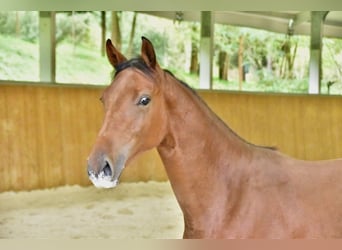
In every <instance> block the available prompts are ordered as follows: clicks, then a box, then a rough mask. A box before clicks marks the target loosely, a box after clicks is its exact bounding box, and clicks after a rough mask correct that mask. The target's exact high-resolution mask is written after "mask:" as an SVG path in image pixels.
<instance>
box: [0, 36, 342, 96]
mask: <svg viewBox="0 0 342 250" xmlns="http://www.w3.org/2000/svg"><path fill="white" fill-rule="evenodd" d="M170 70H171V72H173V73H174V75H176V76H177V78H179V79H180V80H182V81H184V82H186V83H187V84H189V85H190V86H191V87H193V88H198V87H199V77H198V75H194V74H189V73H186V72H184V71H182V70H180V69H177V68H170ZM112 74H113V70H112V67H111V65H110V64H109V63H108V60H107V58H106V57H105V56H101V55H100V51H99V49H94V48H89V47H86V46H83V45H77V46H73V44H71V43H67V42H63V43H60V44H58V46H57V48H56V81H57V82H58V83H78V84H95V85H96V84H98V85H108V84H109V83H110V81H111V78H112ZM0 79H1V80H15V81H39V47H38V44H32V43H30V42H26V41H23V40H21V39H17V38H16V37H11V36H4V35H0ZM213 85H214V89H221V90H239V84H238V82H237V81H222V80H219V79H218V78H217V77H214V79H213ZM322 85H323V86H322V93H327V92H328V89H327V87H326V84H324V83H323V84H322ZM242 90H243V91H257V92H281V93H307V92H308V79H302V80H282V79H268V80H263V81H258V82H256V81H252V80H249V81H247V82H244V83H243V84H242ZM330 94H339V95H340V94H342V82H337V83H336V84H334V85H333V86H332V87H331V89H330Z"/></svg>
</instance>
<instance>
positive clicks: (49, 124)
mask: <svg viewBox="0 0 342 250" xmlns="http://www.w3.org/2000/svg"><path fill="white" fill-rule="evenodd" d="M102 90H103V88H98V87H79V86H77V87H73V86H61V85H58V86H56V85H52V86H47V85H26V84H21V85H20V84H15V85H11V84H0V159H1V163H0V174H1V176H2V178H1V181H0V192H2V191H7V190H31V189H37V188H51V187H56V186H61V185H74V184H78V185H90V182H89V180H88V177H87V174H86V159H87V156H88V154H89V152H90V149H91V147H92V144H93V143H94V141H95V138H96V135H97V133H98V131H99V129H100V127H101V123H102V119H103V108H102V105H101V103H100V102H99V100H98V99H99V97H100V96H101V92H102ZM199 95H200V96H201V97H203V98H204V99H205V101H206V102H207V103H208V105H209V106H210V107H211V108H212V109H213V110H214V111H215V112H216V113H217V114H218V116H220V117H221V119H222V120H224V121H225V122H226V123H228V124H229V126H230V127H231V128H232V129H233V130H234V131H236V133H238V134H239V135H240V136H241V137H242V138H244V139H246V140H247V141H250V142H251V143H254V144H260V145H269V146H275V147H277V148H278V149H279V150H281V151H283V152H285V153H287V154H289V155H291V156H294V157H296V158H300V159H306V160H319V159H329V158H340V157H342V97H340V96H308V95H269V94H252V93H237V92H235V93H233V92H219V91H210V92H209V91H199ZM148 180H157V181H165V180H167V176H166V173H165V170H164V168H163V166H162V163H161V160H160V159H159V156H158V154H157V152H156V150H151V151H149V152H146V153H143V154H141V155H140V156H138V157H137V158H136V159H135V160H134V161H133V162H132V163H131V164H130V165H129V166H127V167H126V169H125V170H124V172H123V176H122V178H121V181H130V182H131V181H148Z"/></svg>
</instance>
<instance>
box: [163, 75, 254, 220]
mask: <svg viewBox="0 0 342 250" xmlns="http://www.w3.org/2000/svg"><path fill="white" fill-rule="evenodd" d="M172 80H173V82H172V83H169V84H168V89H167V91H166V93H167V94H166V96H165V100H166V106H167V112H168V132H167V135H166V137H165V139H164V141H163V142H162V143H161V144H160V145H159V146H158V152H159V154H160V156H161V159H162V161H163V163H164V166H165V169H166V172H167V174H168V177H169V180H170V183H171V185H172V187H173V190H174V192H175V195H176V197H177V199H178V202H179V204H180V206H181V208H182V210H183V212H184V215H185V217H186V214H188V215H189V216H190V214H191V215H194V214H196V213H202V214H203V213H206V211H204V210H205V209H206V208H207V207H208V206H207V205H206V204H207V203H208V202H212V203H215V202H218V203H222V202H225V199H226V198H227V199H228V196H226V197H224V198H222V196H220V195H218V194H219V193H220V192H224V193H225V194H227V193H229V192H231V191H232V190H235V189H236V188H235V189H234V187H232V186H233V185H238V183H239V179H240V178H239V177H241V178H243V175H244V174H243V172H245V171H244V167H243V166H246V165H248V164H244V163H245V162H246V161H249V160H250V159H249V157H248V155H250V148H251V146H250V145H248V144H247V143H245V142H244V141H243V140H242V139H240V138H239V137H238V136H236V135H235V134H234V133H233V132H232V131H231V130H230V129H229V128H228V127H227V126H226V125H225V124H224V123H223V122H222V121H221V120H220V119H219V118H218V117H217V116H216V115H215V114H214V113H213V112H212V111H211V110H210V109H209V108H208V107H207V106H206V104H205V103H204V102H203V101H202V100H201V99H200V98H199V97H198V96H196V94H195V93H193V92H192V90H191V89H189V88H188V87H186V86H184V85H183V84H181V83H179V82H177V80H175V79H171V80H170V79H169V81H172ZM209 186H210V188H208V187H209ZM217 198H219V199H220V200H215V199H217ZM230 198H232V197H230ZM218 205H219V204H218ZM221 205H222V204H221ZM201 208H203V210H201Z"/></svg>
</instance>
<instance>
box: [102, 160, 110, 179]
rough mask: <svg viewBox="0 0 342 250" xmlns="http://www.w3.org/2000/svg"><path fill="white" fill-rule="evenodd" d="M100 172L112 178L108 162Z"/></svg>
mask: <svg viewBox="0 0 342 250" xmlns="http://www.w3.org/2000/svg"><path fill="white" fill-rule="evenodd" d="M102 171H103V173H104V175H105V176H112V169H111V167H110V164H109V163H108V161H106V164H105V166H104V168H103V169H102Z"/></svg>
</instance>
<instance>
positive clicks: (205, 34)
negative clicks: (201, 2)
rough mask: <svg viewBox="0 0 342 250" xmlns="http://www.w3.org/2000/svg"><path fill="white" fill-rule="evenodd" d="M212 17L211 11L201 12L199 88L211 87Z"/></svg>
mask: <svg viewBox="0 0 342 250" xmlns="http://www.w3.org/2000/svg"><path fill="white" fill-rule="evenodd" d="M213 32H214V17H213V14H212V12H211V11H202V12H201V42H200V88H201V89H212V72H213V69H212V68H213V67H212V61H213V60H212V58H213Z"/></svg>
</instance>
